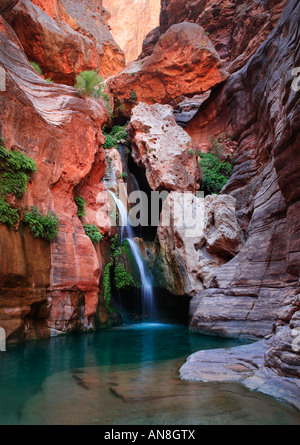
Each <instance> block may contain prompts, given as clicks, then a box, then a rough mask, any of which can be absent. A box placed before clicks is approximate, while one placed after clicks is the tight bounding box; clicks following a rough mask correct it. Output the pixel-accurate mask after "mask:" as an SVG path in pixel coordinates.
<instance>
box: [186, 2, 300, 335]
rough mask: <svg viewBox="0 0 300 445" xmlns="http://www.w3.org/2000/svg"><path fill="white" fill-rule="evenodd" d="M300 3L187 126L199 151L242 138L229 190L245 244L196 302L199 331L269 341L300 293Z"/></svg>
mask: <svg viewBox="0 0 300 445" xmlns="http://www.w3.org/2000/svg"><path fill="white" fill-rule="evenodd" d="M299 8H300V5H299V3H298V2H295V1H290V2H289V4H288V6H287V8H286V9H285V11H284V12H283V14H282V17H281V19H280V20H279V22H278V25H277V27H276V28H275V29H274V31H273V32H272V33H271V34H270V36H269V37H268V39H267V40H266V41H265V42H264V43H263V44H262V45H261V47H260V48H259V50H258V51H257V52H256V54H255V55H254V56H253V57H252V58H251V59H250V60H249V62H248V63H247V64H246V65H245V67H244V68H243V69H242V70H240V71H239V72H237V73H236V74H233V75H232V76H231V77H230V78H229V80H228V82H227V83H226V85H225V86H224V87H223V88H220V89H219V90H218V91H215V92H214V93H213V94H212V95H211V97H210V98H209V99H208V100H207V101H206V102H205V103H204V104H203V105H202V107H201V108H200V110H199V112H198V114H197V115H196V116H195V117H194V118H193V119H192V121H191V122H190V123H189V125H188V126H187V131H188V133H189V134H190V136H191V137H192V139H193V141H194V143H195V144H196V145H198V146H199V147H201V146H202V144H206V143H207V141H208V138H209V136H211V135H214V136H216V135H217V134H220V133H223V132H226V131H227V132H228V133H229V134H235V135H237V137H238V146H237V151H236V155H235V167H234V170H233V175H232V177H231V179H230V181H229V182H228V184H227V186H226V187H225V189H224V192H225V193H228V194H229V195H231V196H233V197H235V198H236V200H237V218H238V221H239V224H240V226H241V227H242V229H243V231H244V235H245V239H246V243H245V245H244V247H243V249H242V250H241V251H240V252H239V254H238V255H237V256H236V257H235V258H234V259H233V260H232V261H230V262H229V263H227V264H226V265H224V266H222V267H220V268H219V269H218V271H217V273H216V277H215V280H214V283H213V286H212V287H211V288H210V289H207V290H205V291H203V292H201V293H199V295H198V296H196V297H195V298H194V299H193V301H192V304H191V317H192V321H191V326H192V328H193V329H194V330H201V331H203V330H204V331H209V332H214V333H218V334H222V335H229V336H231V335H232V336H249V335H253V336H254V337H263V336H265V335H267V334H269V333H271V332H272V328H273V324H274V320H275V319H276V318H277V314H278V311H279V309H280V307H281V305H282V304H284V303H283V302H284V301H286V298H287V297H288V295H290V293H291V292H292V291H293V290H294V289H295V288H297V287H298V279H299V271H300V262H299V250H300V238H299V222H298V220H299V218H298V216H297V215H299V199H300V193H299V187H298V181H295V178H296V177H299V165H300V163H299V150H297V149H296V147H299V142H300V139H299V99H300V93H299V91H296V90H297V88H293V87H292V82H293V80H294V77H293V75H292V71H293V69H294V68H295V67H297V66H300V53H299V47H298V46H297V42H296V40H295V39H294V36H295V35H297V34H298V33H299V21H298V17H299V14H300V9H299Z"/></svg>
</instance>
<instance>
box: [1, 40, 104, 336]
mask: <svg viewBox="0 0 300 445" xmlns="http://www.w3.org/2000/svg"><path fill="white" fill-rule="evenodd" d="M0 66H1V67H2V68H4V70H5V73H6V90H5V91H1V92H0V105H1V106H0V122H1V125H0V133H1V137H3V138H4V139H5V141H6V147H7V148H8V149H11V148H13V149H17V150H19V151H21V152H23V153H25V154H26V155H27V156H29V157H31V158H32V159H34V160H35V162H36V164H37V168H38V172H37V173H35V175H34V177H33V178H32V180H31V181H30V183H29V185H28V191H27V193H26V195H25V196H24V197H23V198H22V199H21V200H19V201H17V202H16V206H18V207H20V208H21V209H24V208H25V207H26V205H29V206H32V205H35V206H39V208H40V210H41V211H42V212H45V213H46V212H48V211H49V210H52V211H54V212H55V213H56V214H57V215H58V217H59V224H60V228H59V233H58V236H57V237H56V238H55V239H54V240H53V241H52V242H51V245H49V244H47V243H45V242H43V241H39V240H34V238H33V237H32V235H29V234H26V235H25V234H24V235H19V234H18V232H16V233H15V232H12V235H11V236H10V237H8V236H7V228H6V226H1V229H0V243H1V247H2V249H4V250H5V249H6V248H9V250H10V251H11V252H15V253H14V257H16V256H18V255H20V260H19V261H20V262H21V263H20V264H21V265H20V267H19V269H20V271H19V269H18V265H17V264H16V265H15V268H14V267H13V265H8V269H7V277H6V276H3V275H2V276H1V282H2V283H7V282H9V283H10V284H9V288H10V290H9V292H10V293H13V294H14V295H16V296H22V298H19V299H17V300H15V302H16V306H15V307H14V311H12V310H11V309H9V308H11V304H10V302H9V299H8V298H7V292H6V291H5V287H2V286H1V294H0V300H1V304H0V306H1V310H0V320H1V323H0V324H1V325H2V320H4V323H5V320H6V321H7V319H8V318H7V314H8V312H9V317H10V318H9V320H10V323H11V324H10V325H9V326H8V325H7V323H6V324H5V325H6V327H7V330H8V332H9V338H8V340H16V339H23V338H36V337H37V336H47V335H50V332H51V333H53V334H55V333H57V332H68V331H71V330H73V329H81V330H88V329H93V328H94V327H95V318H96V312H97V306H98V293H99V276H100V273H101V262H100V260H99V257H98V255H97V252H96V249H95V248H94V246H93V244H92V242H91V240H90V239H89V237H88V236H86V234H85V231H84V228H83V225H82V223H81V221H80V220H79V218H78V216H77V206H76V204H75V202H74V189H75V187H76V186H77V185H79V184H80V183H81V182H82V181H84V179H85V178H86V176H87V175H88V174H89V173H90V171H91V169H92V168H93V166H94V165H95V161H96V160H97V159H99V158H98V156H99V155H98V154H99V153H101V152H103V148H102V144H103V142H104V137H103V135H102V133H101V128H102V126H103V125H104V122H105V121H106V120H107V119H108V112H107V110H106V107H105V105H104V104H103V103H102V102H101V101H96V100H94V99H86V100H83V99H80V98H79V97H78V94H77V92H76V90H75V89H74V88H72V87H68V86H62V85H58V84H50V83H48V82H46V81H44V80H43V79H42V78H41V77H40V76H38V74H37V73H36V72H35V70H34V69H33V68H32V67H31V65H30V64H29V62H28V60H27V58H26V57H25V55H24V54H23V53H22V51H21V50H20V48H19V47H17V46H16V45H15V44H14V43H13V42H11V41H9V40H8V39H7V38H6V37H5V36H4V34H3V33H2V32H0ZM100 161H101V156H100V159H99V162H100ZM101 162H102V161H101ZM105 167H106V163H105V162H102V163H100V167H99V168H100V170H101V171H100V172H99V171H98V172H97V178H98V179H99V180H100V179H101V177H102V176H104V173H105ZM94 168H95V167H94ZM94 223H96V221H94ZM30 239H31V242H30ZM24 240H25V241H24ZM8 241H9V243H10V245H9V246H8ZM24 242H25V244H24ZM3 246H4V247H3ZM26 246H29V247H26ZM24 249H25V251H24ZM32 249H35V251H36V252H37V258H36V259H35V258H31V256H30V252H32V251H33V250H32ZM23 252H25V253H23ZM22 255H23V260H21V258H22ZM41 255H43V256H44V257H45V259H44V260H42V259H41V258H40V257H41ZM14 257H13V258H12V261H13V260H14ZM7 258H8V259H9V257H7ZM35 261H40V269H39V266H38V265H36V264H35ZM21 266H22V267H21ZM34 267H36V270H37V271H38V270H41V274H42V275H41V278H40V281H38V279H36V278H35V273H34V272H33V273H32V274H31V275H30V276H29V277H28V280H27V281H25V280H16V281H15V283H12V281H11V280H10V279H9V277H10V276H12V274H13V275H18V276H20V277H22V276H23V275H24V273H23V272H22V268H23V269H24V268H26V270H27V271H28V270H32V269H33V268H34ZM47 268H48V273H49V275H48V277H47V276H46V275H47ZM5 270H6V269H5V268H4V271H5ZM15 270H16V272H15ZM22 274H23V275H22ZM4 275H6V273H4ZM43 277H44V278H43ZM9 280H10V281H9ZM21 281H24V282H21ZM40 282H41V283H40ZM38 283H40V284H39V285H37V284H38ZM24 287H25V288H26V289H25V290H24ZM45 298H47V302H46V303H45ZM41 302H42V303H43V304H41ZM46 309H47V313H45V311H46ZM39 310H41V312H43V313H42V314H41V315H38V312H39ZM20 314H21V315H20ZM35 316H36V317H37V319H40V320H43V322H41V323H40V325H41V326H39V327H38V330H35V329H32V330H30V329H29V330H27V326H30V325H33V324H34V318H35ZM39 317H40V318H39Z"/></svg>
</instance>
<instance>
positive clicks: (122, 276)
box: [115, 263, 136, 290]
mask: <svg viewBox="0 0 300 445" xmlns="http://www.w3.org/2000/svg"><path fill="white" fill-rule="evenodd" d="M115 285H116V288H117V289H118V290H121V289H128V288H129V287H135V286H136V284H135V281H134V279H133V277H132V275H131V274H130V273H129V272H127V270H126V269H125V268H124V267H123V266H122V264H120V263H119V264H117V266H116V267H115Z"/></svg>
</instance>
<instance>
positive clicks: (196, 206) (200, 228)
mask: <svg viewBox="0 0 300 445" xmlns="http://www.w3.org/2000/svg"><path fill="white" fill-rule="evenodd" d="M235 205H236V202H235V199H234V198H232V197H231V196H226V195H219V196H217V195H213V196H207V197H206V198H205V199H204V198H201V197H196V196H195V195H193V194H192V193H184V192H182V193H179V192H171V193H170V194H169V196H168V198H167V199H166V200H165V201H164V204H163V208H162V213H161V219H160V224H159V227H158V231H157V235H158V241H159V245H160V255H159V257H160V258H161V264H160V267H161V269H162V271H163V276H164V277H165V287H166V288H167V289H168V290H169V292H171V293H173V294H175V295H184V294H187V295H195V294H197V292H199V291H201V290H202V289H206V288H208V287H210V284H211V282H212V281H213V279H214V277H215V274H216V272H217V270H218V268H219V267H220V266H221V265H223V264H225V263H226V262H227V261H228V260H229V259H230V258H232V257H233V256H235V255H236V254H237V253H238V252H239V250H240V249H241V248H242V246H243V242H244V240H243V235H242V231H241V228H240V227H239V225H238V223H237V220H236V216H235ZM169 215H170V216H169Z"/></svg>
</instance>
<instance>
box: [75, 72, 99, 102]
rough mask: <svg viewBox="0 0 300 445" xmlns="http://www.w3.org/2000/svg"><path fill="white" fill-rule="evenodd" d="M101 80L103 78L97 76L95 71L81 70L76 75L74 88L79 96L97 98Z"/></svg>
mask: <svg viewBox="0 0 300 445" xmlns="http://www.w3.org/2000/svg"><path fill="white" fill-rule="evenodd" d="M101 82H103V79H102V77H99V76H98V74H97V73H96V71H82V73H80V74H78V75H77V76H76V84H75V88H76V89H77V91H78V94H79V95H80V96H83V97H87V96H89V97H94V98H96V99H97V98H98V97H99V88H100V87H99V84H100V83H101ZM96 87H98V88H96Z"/></svg>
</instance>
